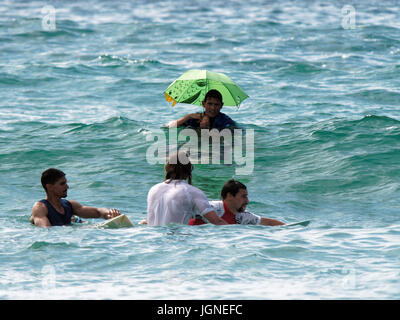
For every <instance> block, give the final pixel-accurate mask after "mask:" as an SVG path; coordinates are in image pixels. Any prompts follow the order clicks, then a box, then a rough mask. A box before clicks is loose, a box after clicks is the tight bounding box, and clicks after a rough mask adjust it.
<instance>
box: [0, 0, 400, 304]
mask: <svg viewBox="0 0 400 320" xmlns="http://www.w3.org/2000/svg"><path fill="white" fill-rule="evenodd" d="M399 61H400V9H399V6H398V3H397V1H382V0H380V1H350V0H349V1H338V0H331V1H305V0H303V1H290V0H283V1H261V0H247V1H222V0H214V1H203V0H199V1H184V0H166V1H165V0H164V1H144V0H142V1H125V0H124V1H122V0H119V1H100V0H87V1H68V2H67V1H14V0H13V1H11V0H9V1H0V299H3V300H4V299H243V300H245V299H266V300H269V299H400V280H399V279H400V108H399V107H400V89H399V88H400V62H399ZM189 69H207V70H211V71H216V72H222V73H225V74H226V75H228V76H229V77H230V78H231V79H233V80H234V81H235V82H236V83H237V84H238V85H240V87H241V88H242V89H243V90H244V91H245V92H246V93H247V94H248V95H249V98H248V99H246V100H245V101H244V102H243V103H242V104H241V105H240V108H236V107H228V106H226V107H224V108H223V109H222V111H223V112H225V113H226V114H227V115H229V116H230V117H231V118H233V119H234V120H236V121H237V122H238V123H239V124H240V125H241V126H242V127H243V128H245V129H251V130H252V131H253V132H254V168H253V170H252V172H251V173H249V174H245V175H238V174H237V172H236V169H237V167H240V165H239V164H238V163H235V162H233V163H232V164H231V165H222V164H213V163H210V164H197V165H195V170H194V172H193V184H194V185H195V186H196V187H199V188H200V189H202V190H204V192H205V193H206V195H207V197H208V198H209V199H219V194H220V189H221V187H222V185H223V184H224V182H225V181H226V180H228V179H229V178H232V177H234V178H236V179H238V180H240V181H242V182H243V183H245V184H246V185H247V187H248V192H249V198H250V203H249V205H248V209H249V210H250V211H252V212H254V213H256V214H259V215H261V216H263V217H270V218H275V219H278V220H282V221H284V222H287V223H291V222H296V221H302V220H311V223H310V224H309V225H308V226H307V227H302V226H293V227H264V226H244V225H230V226H214V225H203V226H199V227H191V226H186V225H168V226H162V227H148V226H143V225H138V224H137V223H138V222H139V221H140V220H141V219H144V218H145V217H146V207H147V204H146V197H147V193H148V191H149V189H150V188H151V186H153V185H154V184H156V183H158V182H161V181H162V180H163V178H164V172H163V164H151V163H149V161H148V158H146V153H147V151H148V150H149V147H151V145H153V144H154V141H151V140H150V141H149V140H148V137H149V136H150V135H151V134H152V132H153V131H155V130H160V128H161V127H162V125H163V124H164V123H166V122H169V121H171V120H175V119H178V118H180V117H182V116H184V115H185V114H187V113H191V112H197V111H200V107H196V106H190V105H182V104H178V105H176V106H174V107H172V106H171V105H170V104H168V103H167V102H166V101H165V97H164V94H163V91H164V90H165V89H166V88H167V87H168V86H169V84H170V83H172V82H173V81H174V80H175V79H176V78H178V77H179V76H180V75H181V74H182V73H184V72H185V71H187V70H189ZM49 167H56V168H59V169H61V170H63V171H64V172H65V173H66V175H67V179H68V184H69V186H70V189H69V190H68V198H67V199H74V200H77V201H79V202H80V203H82V204H85V205H90V206H96V207H109V208H118V209H120V210H121V212H123V213H125V214H126V215H127V216H128V217H129V218H130V219H131V220H132V221H133V222H134V223H135V227H133V228H129V229H102V228H98V227H96V224H97V223H99V222H101V221H99V220H96V219H88V220H87V223H86V224H82V225H73V226H69V227H52V228H49V229H42V228H38V227H35V226H33V225H31V224H30V223H29V217H30V214H31V209H32V206H33V204H34V203H35V201H37V200H40V199H42V198H44V197H45V194H44V190H43V188H42V186H41V184H40V176H41V173H42V172H43V171H44V170H45V169H47V168H49Z"/></svg>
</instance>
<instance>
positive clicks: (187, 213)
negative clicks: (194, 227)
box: [147, 152, 227, 226]
mask: <svg viewBox="0 0 400 320" xmlns="http://www.w3.org/2000/svg"><path fill="white" fill-rule="evenodd" d="M192 170H193V166H192V164H191V163H190V160H189V158H188V156H187V155H186V153H184V152H177V153H173V154H172V155H171V156H170V158H169V160H168V162H167V163H166V165H165V172H166V174H165V180H164V182H161V183H158V184H156V185H154V186H153V187H152V188H151V189H150V190H149V193H148V195H147V224H148V225H149V226H160V225H166V224H169V223H182V224H189V220H190V219H191V218H194V217H195V216H196V215H199V216H201V217H204V218H205V219H207V221H208V222H210V223H213V224H217V225H222V224H227V222H226V221H224V220H223V219H221V218H220V217H219V216H218V215H217V213H216V212H215V209H214V207H213V206H211V205H210V203H209V201H208V199H207V197H206V195H205V194H204V192H203V191H201V190H200V189H198V188H196V187H194V186H192V185H191V184H192ZM186 180H188V181H186Z"/></svg>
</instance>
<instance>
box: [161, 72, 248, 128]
mask: <svg viewBox="0 0 400 320" xmlns="http://www.w3.org/2000/svg"><path fill="white" fill-rule="evenodd" d="M164 93H165V98H166V99H167V101H168V102H172V106H174V105H175V104H177V103H186V104H192V105H198V106H203V108H204V112H203V113H191V114H188V115H186V116H184V117H182V118H180V119H178V120H175V121H171V122H170V123H168V125H167V126H168V127H181V126H184V127H192V128H201V129H214V128H216V129H218V130H222V129H225V128H235V127H236V124H235V122H234V121H233V120H232V119H231V118H230V117H228V116H227V115H226V114H224V113H222V112H221V108H222V106H223V105H225V106H239V104H240V103H241V102H242V101H243V100H244V99H246V98H247V97H248V95H247V94H246V93H245V92H244V91H243V90H242V89H241V88H240V87H239V86H238V85H237V84H236V83H234V82H233V81H232V80H231V79H230V78H229V77H228V76H226V75H225V74H223V73H217V72H211V71H208V70H197V69H193V70H189V71H187V72H185V73H184V74H183V75H181V76H180V77H179V78H178V79H176V80H175V81H174V82H173V83H172V84H171V85H170V86H169V87H168V88H167V89H166V90H165V91H164Z"/></svg>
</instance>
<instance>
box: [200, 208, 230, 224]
mask: <svg viewBox="0 0 400 320" xmlns="http://www.w3.org/2000/svg"><path fill="white" fill-rule="evenodd" d="M203 217H204V218H206V219H207V221H208V222H210V223H212V224H216V225H223V224H228V223H227V222H226V221H225V220H224V219H222V218H220V217H219V216H218V215H217V213H216V212H215V211H210V212H208V213H206V214H205V215H204V216H203Z"/></svg>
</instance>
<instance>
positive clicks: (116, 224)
mask: <svg viewBox="0 0 400 320" xmlns="http://www.w3.org/2000/svg"><path fill="white" fill-rule="evenodd" d="M98 227H99V228H110V229H119V228H130V227H133V223H132V222H131V220H129V218H128V217H127V216H126V215H125V214H121V215H119V216H116V217H114V218H112V219H110V220H107V221H105V222H103V223H100V224H99V225H98Z"/></svg>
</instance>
